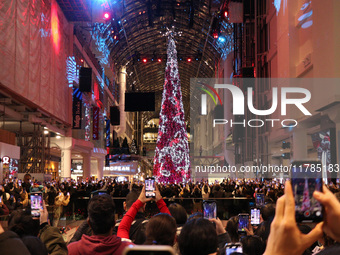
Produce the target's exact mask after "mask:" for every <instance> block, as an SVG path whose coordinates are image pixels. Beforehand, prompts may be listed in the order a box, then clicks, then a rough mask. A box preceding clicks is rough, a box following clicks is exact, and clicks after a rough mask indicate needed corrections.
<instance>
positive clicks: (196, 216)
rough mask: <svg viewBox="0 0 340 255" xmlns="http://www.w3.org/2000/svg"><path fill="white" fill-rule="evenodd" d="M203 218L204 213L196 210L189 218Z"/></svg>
mask: <svg viewBox="0 0 340 255" xmlns="http://www.w3.org/2000/svg"><path fill="white" fill-rule="evenodd" d="M201 218H203V213H201V212H195V213H194V214H191V215H190V216H189V218H188V221H189V220H194V219H201Z"/></svg>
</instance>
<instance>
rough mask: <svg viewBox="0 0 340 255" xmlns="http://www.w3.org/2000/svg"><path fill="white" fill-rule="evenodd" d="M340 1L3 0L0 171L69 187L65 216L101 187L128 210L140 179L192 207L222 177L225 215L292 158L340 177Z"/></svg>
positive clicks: (280, 178)
mask: <svg viewBox="0 0 340 255" xmlns="http://www.w3.org/2000/svg"><path fill="white" fill-rule="evenodd" d="M339 12H340V1H337V0H323V1H321V0H136V1H135V0H117V1H116V0H41V1H35V0H0V14H1V15H0V52H1V61H0V184H4V185H7V186H8V183H16V184H15V185H19V183H20V187H21V185H23V183H27V184H26V187H27V185H28V183H30V187H31V186H32V187H34V186H35V185H38V186H39V185H42V186H44V189H45V188H46V189H50V186H53V187H58V189H59V191H61V193H62V192H64V193H65V194H64V195H65V197H70V194H69V193H71V202H70V205H69V206H67V205H64V207H65V208H64V211H63V212H62V213H61V218H60V219H61V220H60V221H59V218H58V220H56V224H55V225H56V226H58V227H62V226H63V227H69V226H71V225H72V224H73V223H74V222H77V219H78V220H79V219H82V220H84V218H86V217H87V211H86V206H87V203H88V199H89V198H90V197H91V196H92V195H93V192H95V190H96V189H100V190H101V189H103V190H105V189H107V190H106V191H105V192H107V193H110V194H111V195H112V196H113V197H116V198H117V197H120V198H119V199H118V198H117V199H118V200H117V201H118V202H117V201H115V203H116V204H117V205H116V206H117V207H119V208H118V209H117V213H116V217H118V218H119V217H121V216H122V215H123V211H124V210H123V204H122V202H123V198H124V197H125V196H126V194H127V193H128V191H129V190H132V189H133V185H136V187H138V188H140V187H141V185H142V183H144V181H146V180H153V181H156V182H157V183H158V184H159V185H162V186H159V189H162V190H161V193H162V196H163V197H168V198H169V196H168V195H169V194H170V195H171V196H173V197H174V201H177V200H176V199H177V197H181V198H182V200H181V199H179V200H178V201H177V202H178V203H181V204H182V205H183V207H184V208H185V210H186V212H187V213H188V214H192V213H193V212H195V211H202V208H203V207H202V203H199V204H197V200H192V199H189V198H191V197H193V196H194V195H193V194H195V190H196V189H197V190H199V192H198V191H197V192H198V193H197V194H201V195H197V194H196V195H197V196H194V197H195V198H196V199H198V197H200V198H199V199H201V200H202V196H204V195H203V193H208V198H209V192H210V188H211V194H212V193H213V192H215V191H216V192H218V191H219V190H220V186H219V185H220V184H221V187H224V188H221V190H223V194H224V195H223V196H221V197H228V196H227V195H225V194H227V193H230V197H229V198H230V200H226V201H223V202H220V201H218V202H217V204H218V209H217V215H219V218H221V219H223V220H225V222H224V223H226V222H227V220H228V219H229V218H230V217H232V216H234V215H237V213H238V212H246V211H247V210H250V207H251V203H253V204H254V203H257V201H253V200H254V197H255V200H256V193H265V194H266V195H265V196H266V197H267V196H268V197H271V196H272V197H271V199H272V202H276V200H277V198H278V197H280V196H281V195H282V194H283V193H284V186H285V185H284V182H285V180H286V179H294V176H292V174H293V172H294V173H296V172H298V170H296V169H300V170H299V173H301V172H302V171H301V169H303V171H305V170H306V169H307V170H308V169H312V170H316V171H312V172H311V173H310V174H311V175H310V176H307V179H308V178H309V179H316V180H319V179H320V180H321V182H320V183H322V182H323V183H325V184H327V185H335V186H337V185H338V183H339V180H338V179H337V178H339V160H340V114H339V112H340V111H339V110H340V86H339V82H340V79H339V77H340V49H339V45H340V36H339V35H340V30H339V26H338V25H339V24H340V15H339ZM337 45H338V46H337ZM306 166H307V167H306ZM307 170H306V172H307ZM319 170H320V171H319ZM316 172H317V174H316ZM28 174H29V175H28ZM302 177H303V178H306V176H302V175H296V178H302ZM307 179H306V180H307ZM61 183H63V184H61ZM195 183H196V186H197V187H195V185H194V184H195ZM226 183H227V184H226ZM231 183H232V184H231ZM320 183H319V181H316V182H314V184H313V183H309V182H308V181H306V182H304V183H302V184H300V186H299V185H297V186H299V187H300V188H301V187H302V191H301V194H302V193H303V194H304V195H305V194H307V193H308V194H309V193H310V194H312V192H313V191H314V190H315V189H316V188H317V187H319V188H320V187H321V186H322V185H321V184H320ZM113 184H114V185H120V186H119V189H118V188H117V186H114V185H113ZM222 184H223V185H222ZM46 185H47V186H46ZM89 185H90V187H91V188H89ZM96 185H97V186H96ZM150 185H151V184H150ZM152 185H153V184H152ZM152 185H151V186H152ZM170 185H173V186H174V185H175V186H176V187H178V189H177V188H176V191H174V189H175V188H173V186H172V188H170ZM206 185H208V186H207V187H209V185H213V186H211V187H209V192H208V191H205V192H203V190H204V187H205V186H206ZM214 185H217V186H218V189H217V190H215V186H214ZM228 185H229V186H228ZM247 185H248V186H249V185H250V186H251V187H252V188H249V189H246V188H240V187H245V186H247ZM85 186H86V187H85ZM95 186H96V187H97V188H94V187H95ZM227 186H228V187H229V188H226V187H227ZM231 186H232V188H231V190H230V187H231ZM297 186H294V188H293V189H294V192H295V193H294V194H295V195H297V194H298V193H299V191H297V189H298V188H296V187H297ZM255 187H256V188H255ZM286 187H287V186H286ZM21 189H22V188H21ZM79 189H81V190H82V191H81V192H84V193H82V194H81V195H79V196H78V195H77V197H75V196H73V197H72V195H73V194H75V193H76V191H77V190H79ZM186 189H188V190H187V192H188V194H189V195H188V196H187V197H185V192H186V191H185V190H186ZM233 189H234V191H233ZM271 189H272V190H271ZM320 189H321V188H320ZM337 189H338V188H336V191H337ZM4 190H5V189H4ZM169 190H171V192H170V191H169ZM213 190H214V191H213ZM245 190H246V191H245ZM259 190H261V191H259ZM273 190H275V192H273ZM30 191H31V190H30V189H28V190H27V192H28V193H30ZM248 191H249V192H248ZM333 191H334V190H333ZM0 192H2V191H1V188H0ZM4 192H5V191H4ZM247 192H248V193H247ZM66 193H67V195H66ZM183 194H184V195H183ZM235 194H236V195H235ZM238 194H243V195H240V197H242V199H243V198H244V199H245V200H242V199H241V200H237V199H235V196H236V197H238ZM219 196H220V195H217V196H215V198H218V197H219ZM301 196H302V195H301ZM306 196H308V195H306ZM175 197H176V198H175ZM183 198H187V199H188V200H185V199H184V200H183ZM203 199H204V197H203ZM301 199H303V201H304V202H306V200H305V196H303V198H301ZM189 200H190V201H191V202H190V203H189V204H188V203H185V202H186V201H188V202H189ZM46 201H47V200H46ZM179 201H181V202H179ZM183 201H184V202H183ZM295 201H296V202H298V200H295ZM311 201H312V199H311ZM313 201H314V200H313ZM201 202H202V201H201ZM248 202H249V203H248ZM166 203H167V204H168V201H166ZM308 203H309V198H308ZM0 204H1V202H0ZM71 204H72V205H71ZM157 205H158V204H157ZM168 205H169V204H168ZM61 207H62V208H63V206H61ZM154 207H155V206H154ZM230 207H232V208H233V209H230ZM302 207H303V206H302ZM316 207H317V206H316ZM316 207H315V208H316ZM0 208H1V206H0ZM66 208H67V209H66ZM223 208H224V209H223ZM313 208H314V207H313ZM339 208H340V207H339ZM163 209H164V208H163ZM215 209H216V208H215ZM222 209H223V210H222ZM153 210H154V208H153V207H152V206H151V207H149V208H148V209H147V212H148V213H150V214H152V212H153ZM315 210H316V209H315ZM76 211H77V213H76ZM309 213H310V214H311V215H313V217H314V216H315V215H316V216H315V217H316V218H317V217H319V216H320V215H319V214H318V213H319V211H317V213H316V214H315V212H313V211H308V214H309ZM339 215H340V213H339ZM59 216H60V215H59ZM248 216H249V215H248ZM305 216H306V215H305ZM261 217H262V215H261ZM63 220H64V221H63ZM58 221H59V225H58ZM76 226H78V225H77V224H76ZM70 228H71V227H70ZM71 229H72V228H71ZM74 230H76V228H74ZM63 231H64V230H63ZM247 231H248V230H247ZM64 234H65V233H64ZM73 234H74V233H73ZM67 238H69V237H65V236H64V239H65V240H66V239H67ZM70 238H71V237H70ZM333 239H334V238H333ZM335 240H336V239H335ZM68 241H69V240H68ZM181 252H182V251H181ZM182 253H183V254H182V255H184V254H185V253H184V252H182ZM74 254H75V253H74ZM131 254H132V253H131ZM169 254H170V253H169ZM261 254H262V253H261ZM268 254H269V253H268ZM272 254H274V253H272ZM277 254H278V253H277ZM248 255H249V254H248Z"/></svg>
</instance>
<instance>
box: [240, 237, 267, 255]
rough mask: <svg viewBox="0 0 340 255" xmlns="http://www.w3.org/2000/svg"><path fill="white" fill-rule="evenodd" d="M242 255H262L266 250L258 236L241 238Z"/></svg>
mask: <svg viewBox="0 0 340 255" xmlns="http://www.w3.org/2000/svg"><path fill="white" fill-rule="evenodd" d="M241 243H242V247H243V253H244V254H251V255H262V254H263V253H264V251H265V249H266V244H265V243H264V242H263V240H262V239H261V238H260V237H259V236H245V237H243V238H241Z"/></svg>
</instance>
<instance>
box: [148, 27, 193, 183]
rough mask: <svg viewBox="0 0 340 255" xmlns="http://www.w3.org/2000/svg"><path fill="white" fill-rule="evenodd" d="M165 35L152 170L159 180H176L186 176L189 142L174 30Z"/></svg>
mask: <svg viewBox="0 0 340 255" xmlns="http://www.w3.org/2000/svg"><path fill="white" fill-rule="evenodd" d="M166 35H167V36H168V49H167V63H166V67H165V81H164V90H163V96H162V106H161V111H160V116H159V128H158V138H157V145H156V151H155V158H154V170H153V172H154V175H155V176H156V178H157V179H158V181H159V182H170V183H178V182H182V181H185V180H187V179H188V178H190V160H189V145H188V136H187V131H186V124H185V119H184V110H183V103H182V92H181V85H180V80H179V74H178V63H177V51H176V44H175V40H174V32H173V31H168V33H167V34H166Z"/></svg>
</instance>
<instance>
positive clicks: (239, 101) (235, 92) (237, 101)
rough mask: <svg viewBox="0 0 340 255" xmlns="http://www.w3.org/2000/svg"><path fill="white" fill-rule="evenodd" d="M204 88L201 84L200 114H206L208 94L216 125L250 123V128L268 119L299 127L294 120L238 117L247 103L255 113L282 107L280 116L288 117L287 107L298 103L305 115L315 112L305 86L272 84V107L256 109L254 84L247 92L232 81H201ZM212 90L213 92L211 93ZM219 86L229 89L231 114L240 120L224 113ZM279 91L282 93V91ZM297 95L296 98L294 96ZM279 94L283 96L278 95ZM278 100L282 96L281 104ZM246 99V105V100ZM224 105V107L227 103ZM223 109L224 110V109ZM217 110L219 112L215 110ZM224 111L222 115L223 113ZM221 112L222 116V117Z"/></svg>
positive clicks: (266, 114) (244, 124)
mask: <svg viewBox="0 0 340 255" xmlns="http://www.w3.org/2000/svg"><path fill="white" fill-rule="evenodd" d="M201 85H203V86H204V87H205V88H203V87H198V88H199V89H200V90H202V91H203V92H205V93H202V94H201V115H207V114H208V112H207V105H208V102H207V98H208V97H207V95H209V96H210V98H211V99H212V100H213V101H214V103H215V106H216V108H215V116H214V119H213V127H215V126H216V125H229V126H230V127H233V126H236V125H239V126H243V127H246V126H249V127H254V128H258V127H262V126H264V125H265V123H266V122H269V123H271V126H272V127H274V125H275V124H277V123H280V125H281V126H282V127H296V126H297V125H298V121H297V120H295V119H272V118H265V119H263V118H262V119H259V118H258V119H247V120H246V119H245V118H243V119H242V118H239V117H240V116H245V106H247V107H248V110H249V112H251V113H252V114H254V115H255V116H270V115H271V114H273V113H274V112H275V111H277V110H278V108H280V111H281V112H280V113H281V116H287V106H288V105H295V107H296V108H297V109H299V110H300V111H301V112H302V113H303V114H304V115H312V114H311V113H310V112H309V111H308V110H307V108H306V107H305V106H304V104H306V103H308V102H309V101H310V99H311V93H310V91H309V90H308V89H306V88H299V87H280V88H278V87H273V88H272V100H271V102H272V103H271V106H270V108H269V109H256V108H255V106H254V98H253V97H254V91H253V88H252V87H248V88H247V91H246V95H245V93H244V92H243V91H242V90H241V89H240V88H239V87H237V86H236V85H232V84H215V85H214V87H212V86H209V85H207V84H201ZM208 89H209V90H210V91H212V92H210V91H209V90H208ZM216 89H227V90H228V91H229V92H230V93H231V96H232V113H233V115H234V116H238V118H237V121H235V119H225V118H224V116H223V115H224V114H223V103H222V100H221V97H220V96H219V94H218V93H217V91H216ZM279 90H280V93H279ZM213 94H215V95H216V96H217V98H218V100H219V102H220V106H219V105H218V104H217V101H216V100H215V97H214V95H213ZM289 95H293V96H289ZM294 96H296V97H294ZM279 97H280V98H279ZM279 99H280V102H281V103H280V107H279ZM246 100H247V104H246V103H245V101H246ZM224 107H225V106H224ZM221 108H222V111H221ZM216 109H217V111H216ZM221 113H222V114H221ZM221 115H222V116H221Z"/></svg>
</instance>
